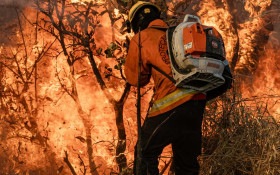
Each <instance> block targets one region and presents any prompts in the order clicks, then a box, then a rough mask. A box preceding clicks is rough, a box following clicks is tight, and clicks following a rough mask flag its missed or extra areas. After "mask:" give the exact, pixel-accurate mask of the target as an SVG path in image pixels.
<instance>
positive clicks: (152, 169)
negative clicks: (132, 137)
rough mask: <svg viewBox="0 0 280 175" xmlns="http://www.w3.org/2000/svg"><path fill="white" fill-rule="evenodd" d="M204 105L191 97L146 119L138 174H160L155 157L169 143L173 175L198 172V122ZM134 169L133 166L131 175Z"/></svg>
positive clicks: (202, 101) (199, 143) (156, 157)
mask: <svg viewBox="0 0 280 175" xmlns="http://www.w3.org/2000/svg"><path fill="white" fill-rule="evenodd" d="M205 104H206V101H205V100H197V101H195V100H191V101H188V102H186V103H184V104H182V105H180V106H178V107H177V108H175V109H173V110H171V111H169V112H167V113H164V114H161V115H158V116H155V117H150V118H147V119H146V120H145V122H144V124H143V126H142V137H141V138H142V140H141V143H142V144H141V145H142V159H141V175H158V174H159V170H158V163H159V162H158V158H159V156H160V155H161V153H162V150H163V149H164V147H166V146H167V145H169V144H171V145H172V151H173V161H174V168H175V174H176V175H198V174H199V163H198V161H197V157H198V156H199V155H200V154H201V137H202V136H201V124H202V119H203V113H204V109H205ZM135 148H136V147H135ZM135 150H136V149H135ZM135 160H137V151H135ZM135 171H136V166H134V174H136V172H135ZM137 175H139V174H137Z"/></svg>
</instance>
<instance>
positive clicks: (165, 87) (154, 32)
mask: <svg viewBox="0 0 280 175" xmlns="http://www.w3.org/2000/svg"><path fill="white" fill-rule="evenodd" d="M155 27H160V28H167V27H168V26H167V24H166V23H165V22H164V21H163V20H161V19H156V20H154V21H152V22H151V23H150V24H149V26H148V28H147V29H145V30H143V31H141V32H140V36H141V38H140V43H141V61H142V66H141V81H140V82H141V86H144V85H146V84H147V83H149V81H150V77H152V78H153V80H154V90H155V94H154V97H153V105H152V107H151V109H150V111H149V116H155V115H158V114H162V113H164V112H167V111H169V110H171V109H173V108H175V107H177V106H179V105H180V104H182V103H184V102H186V101H188V100H191V99H204V98H205V96H204V95H201V94H200V95H196V94H198V92H197V91H194V90H190V89H182V88H176V87H175V85H174V83H173V82H172V81H170V80H169V79H168V78H167V77H166V76H165V75H163V74H162V73H160V72H158V71H157V70H155V69H154V68H152V67H151V64H152V65H154V66H156V67H158V68H160V69H161V70H162V71H164V72H166V73H168V74H169V75H170V76H172V72H171V67H170V61H169V57H168V52H167V42H166V34H165V31H164V30H159V29H156V28H155ZM138 43H139V33H137V34H136V35H134V37H133V38H132V39H131V41H130V45H129V50H128V55H127V58H126V62H125V68H124V72H125V75H126V79H127V81H128V83H130V84H131V85H133V86H137V82H138V67H139V66H138V61H139V44H138Z"/></svg>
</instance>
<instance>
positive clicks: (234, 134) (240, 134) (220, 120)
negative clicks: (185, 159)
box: [201, 92, 280, 175]
mask: <svg viewBox="0 0 280 175" xmlns="http://www.w3.org/2000/svg"><path fill="white" fill-rule="evenodd" d="M233 94H234V93H232V92H229V93H228V94H226V95H224V96H223V97H221V98H219V99H217V100H215V101H212V102H209V104H208V106H207V110H206V115H205V121H204V124H203V135H204V138H203V154H202V156H201V174H202V175H280V122H279V120H278V121H277V120H276V119H275V118H274V117H273V116H271V115H270V114H269V112H268V110H267V105H263V103H262V102H260V99H257V98H256V99H251V100H252V101H251V103H248V101H245V100H244V99H243V100H242V98H241V97H239V96H237V95H236V94H234V95H233ZM252 102H254V103H252ZM248 104H254V105H252V106H248Z"/></svg>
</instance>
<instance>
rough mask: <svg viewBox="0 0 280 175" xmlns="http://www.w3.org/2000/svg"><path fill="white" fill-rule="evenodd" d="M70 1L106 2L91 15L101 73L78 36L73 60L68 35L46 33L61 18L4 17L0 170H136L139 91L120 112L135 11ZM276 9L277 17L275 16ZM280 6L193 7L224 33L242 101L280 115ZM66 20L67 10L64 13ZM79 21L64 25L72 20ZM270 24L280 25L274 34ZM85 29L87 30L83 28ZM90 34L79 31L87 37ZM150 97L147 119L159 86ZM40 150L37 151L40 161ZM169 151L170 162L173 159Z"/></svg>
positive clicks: (251, 2)
mask: <svg viewBox="0 0 280 175" xmlns="http://www.w3.org/2000/svg"><path fill="white" fill-rule="evenodd" d="M7 2H8V1H7ZM14 2H15V1H13V3H14ZM59 2H60V1H59ZM67 2H68V1H67ZM70 2H71V3H74V4H79V5H81V6H82V7H83V10H84V9H87V8H86V7H88V6H87V5H88V4H89V3H90V2H93V4H94V5H96V4H97V5H98V9H94V11H91V12H90V13H91V14H95V13H97V14H98V13H102V14H103V15H100V16H98V17H96V16H90V18H91V19H92V20H94V22H97V21H100V23H96V24H94V27H95V28H94V30H92V31H94V32H95V34H94V35H93V36H92V37H93V38H94V42H95V43H94V44H95V45H93V46H91V49H93V50H94V55H93V57H94V61H95V62H94V63H95V64H96V70H93V69H92V65H93V63H92V62H91V60H90V59H88V58H89V55H90V54H89V50H87V49H88V48H86V49H85V48H78V47H77V48H78V49H80V50H79V52H77V53H81V52H83V53H86V54H77V55H75V53H74V50H75V49H77V48H74V47H76V45H75V44H77V42H78V40H77V39H73V38H74V37H75V35H72V36H71V37H72V38H71V37H69V36H67V35H66V32H65V33H63V35H64V36H65V37H66V36H67V37H68V38H66V39H68V40H71V39H73V41H72V43H71V42H68V41H67V42H66V47H65V50H66V51H65V52H67V53H69V55H67V54H66V53H64V51H63V50H62V49H61V47H60V43H59V41H61V38H59V37H58V38H55V37H53V35H50V34H49V33H47V32H45V31H44V30H48V29H50V30H49V31H53V32H54V33H53V34H58V31H56V30H55V28H53V26H48V25H45V26H47V27H46V28H45V29H44V28H43V27H45V26H44V25H41V27H42V28H41V29H40V30H37V29H38V28H37V27H39V26H36V27H34V25H39V21H40V20H44V21H45V22H46V21H47V22H49V21H51V20H50V19H47V17H46V16H44V15H42V14H40V13H39V12H38V11H37V10H34V8H31V7H26V9H25V10H23V11H22V12H21V11H17V12H18V16H17V15H16V14H13V20H11V21H12V22H15V21H16V22H15V24H10V23H9V22H7V20H3V19H2V18H1V17H0V22H2V21H4V22H5V24H6V25H5V27H7V29H10V31H4V30H2V28H0V32H1V33H5V32H8V33H12V34H11V35H7V38H8V39H7V40H4V39H3V41H5V42H3V43H1V44H0V55H1V59H2V58H3V59H2V60H3V61H1V62H0V69H1V73H0V82H1V84H0V85H1V92H0V104H1V109H0V111H1V118H0V119H1V122H0V123H1V125H0V136H1V137H0V138H1V144H0V147H1V148H0V158H1V159H2V158H3V162H4V163H2V162H0V171H3V172H12V173H14V174H16V173H25V174H26V173H28V171H29V172H31V171H33V170H34V172H35V173H37V174H44V173H45V174H50V173H51V172H45V171H44V170H43V169H44V168H46V167H47V168H48V169H53V168H55V169H54V170H53V172H52V173H53V174H55V173H57V172H59V173H61V174H63V173H64V174H67V173H68V174H69V173H70V170H69V169H70V168H69V167H71V166H72V168H73V169H74V170H75V171H76V172H79V173H81V174H82V173H84V174H89V173H90V170H93V169H94V168H97V170H98V171H99V172H102V173H104V174H109V172H118V171H119V169H120V168H119V167H118V165H117V162H116V158H117V157H119V156H121V155H125V156H126V159H127V160H126V163H127V164H128V165H129V166H130V167H131V164H132V162H133V151H134V145H135V143H136V140H137V129H136V128H137V126H136V125H137V124H136V104H135V103H136V101H135V98H136V93H135V88H131V89H130V93H129V94H126V95H127V96H126V95H124V96H123V98H124V99H126V101H125V103H124V107H123V108H121V107H119V106H121V102H120V100H121V97H122V95H123V92H124V90H125V83H126V82H125V80H123V79H122V77H121V75H120V70H119V69H120V67H119V66H120V65H119V62H120V61H119V60H121V59H123V57H125V49H123V50H122V49H120V47H121V46H123V44H124V43H125V40H126V39H127V38H129V37H131V35H132V34H127V33H125V32H123V31H124V30H123V28H124V26H123V23H124V21H125V20H126V19H127V16H126V14H124V11H125V10H124V9H125V8H124V9H122V10H121V9H117V7H118V6H116V3H115V5H110V6H109V7H107V6H105V5H106V4H107V3H110V2H109V1H102V0H95V1H94V0H71V1H70ZM125 2H126V1H125ZM179 2H181V1H180V0H178V1H175V0H173V1H172V2H169V3H170V4H171V5H172V7H173V8H175V7H177V6H176V5H178V4H180V3H179ZM71 3H70V4H67V5H68V6H67V10H68V8H71V7H72V6H71ZM0 4H1V3H0ZM21 5H22V4H21ZM22 6H23V5H22ZM0 7H1V6H0ZM105 7H106V8H105ZM3 8H7V7H3ZM9 8H10V7H9ZM49 8H52V7H51V6H49ZM75 8H78V7H77V6H75V7H72V8H71V9H70V10H69V11H67V10H65V11H67V12H71V13H72V12H73V11H74V9H75ZM94 8H95V6H94ZM269 8H272V9H271V10H275V11H276V12H277V13H274V14H270V13H268V12H267V11H268V9H269ZM273 8H276V9H273ZM277 8H279V7H278V6H277V4H276V5H275V4H273V1H272V0H267V1H264V0H257V1H255V0H242V1H241V0H238V1H234V2H229V1H225V0H221V1H219V3H218V1H216V0H204V1H201V2H198V4H195V5H193V8H191V10H193V11H195V12H196V13H197V14H198V15H199V16H200V18H201V21H202V23H203V24H205V25H209V26H214V27H215V28H216V29H218V31H219V32H220V33H221V34H222V36H223V38H224V41H225V47H226V52H227V59H228V60H229V61H230V63H231V66H232V69H233V70H234V74H235V77H236V79H237V78H239V77H241V79H242V80H243V84H242V85H241V88H242V89H241V92H242V95H243V96H244V97H246V98H252V97H259V98H265V99H269V100H264V103H268V105H269V106H270V107H269V110H270V112H271V114H272V115H277V114H280V105H279V102H278V100H279V97H280V91H279V88H278V87H280V73H279V69H280V66H279V65H280V57H279V55H280V52H279V48H280V33H279V31H280V20H279V13H280V11H279V9H277ZM11 9H12V8H11ZM198 9H199V10H198ZM0 10H1V9H0ZM6 10H7V9H6ZM6 10H5V11H6ZM188 10H190V9H188ZM193 11H192V12H193ZM78 12H79V11H76V12H75V13H78ZM57 13H59V10H58V11H56V12H55V13H54V14H57ZM75 13H73V14H75ZM110 13H111V14H110ZM169 13H171V12H170V11H169V12H168V14H169ZM183 13H187V12H186V11H183ZM0 14H1V12H0ZM24 14H29V15H28V16H27V15H24ZM73 14H71V15H73ZM81 14H86V13H81ZM109 14H110V15H109ZM37 15H38V16H37ZM71 15H69V16H67V17H65V18H64V19H63V20H62V21H63V22H64V21H67V18H68V17H69V18H70V17H71ZM169 15H170V14H169ZM81 16H82V15H81ZM18 17H19V18H18ZM76 17H77V16H76ZM95 17H96V18H95ZM274 17H275V20H274V21H273V23H269V24H268V23H267V21H268V19H267V18H274ZM36 19H37V20H39V21H35V20H36ZM18 20H20V21H18ZM53 20H56V19H53ZM79 20H80V19H78V17H77V19H76V21H75V20H73V21H74V22H76V23H78V22H80V21H79ZM73 21H72V22H73ZM77 21H78V22H77ZM270 21H271V19H270ZM4 22H3V23H4ZM76 23H75V24H76ZM42 24H44V23H42ZM58 24H59V23H58ZM59 25H60V24H59ZM270 25H272V26H273V27H271V28H269V26H270ZM15 26H16V27H15ZM18 26H21V27H22V29H20V28H19V27H18ZM9 27H10V28H9ZM14 27H15V28H16V29H15V28H14ZM67 27H68V26H67ZM67 27H66V28H67ZM75 27H76V26H74V27H73V28H75ZM69 28H70V27H69ZM7 29H6V30H7ZM67 29H68V28H67ZM75 29H76V31H79V28H75ZM72 31H74V30H72ZM83 32H85V31H83ZM83 32H80V33H79V34H81V35H83V34H84V33H83ZM1 36H3V37H4V36H6V35H5V34H3V35H1ZM57 36H59V35H57ZM14 38H16V39H14ZM1 41H2V39H1ZM6 41H9V42H6ZM116 41H118V43H119V45H117V46H119V47H118V48H117V49H115V50H113V56H112V58H111V57H110V58H107V57H106V56H107V55H106V54H105V53H104V51H105V50H106V49H107V48H108V46H110V44H111V43H114V42H116ZM69 43H71V44H72V45H71V44H69ZM84 43H86V42H85V40H84ZM90 44H93V43H90ZM114 46H115V45H114ZM73 55H74V56H76V57H75V61H73V62H71V60H70V63H69V59H70V58H71V56H73ZM94 71H99V72H100V73H101V77H96V76H95V75H96V74H95V73H96V72H94ZM100 79H103V80H104V82H105V84H106V86H105V87H102V86H101V85H100ZM104 89H105V90H104ZM142 94H145V95H146V96H144V98H143V99H142V103H143V111H142V112H143V118H144V117H145V116H144V113H146V111H147V108H148V105H149V101H150V98H151V95H152V90H151V87H149V86H147V87H145V88H143V89H142ZM114 105H115V106H114ZM117 105H119V106H117ZM118 109H124V111H123V113H122V114H123V118H122V120H123V124H124V126H122V125H118V126H117V124H116V123H117V122H119V121H120V118H117V117H119V116H118V115H117V114H118V112H120V111H117V110H118ZM121 112H122V111H121ZM2 121H3V122H2ZM124 128H126V130H125V131H126V132H125V139H123V138H121V136H120V135H121V132H120V131H119V130H121V129H124ZM121 144H123V145H124V147H125V148H124V151H123V152H121V153H120V155H116V150H117V148H119V147H118V146H119V145H121ZM125 144H126V145H125ZM30 153H31V154H33V155H32V156H31V157H30ZM165 154H166V155H168V156H170V155H169V152H167V153H165ZM67 161H68V162H67ZM38 162H39V163H38ZM66 162H67V163H69V162H70V165H71V166H70V165H69V164H67V165H66V164H65V163H66ZM10 165H13V166H14V167H16V168H14V169H13V168H11V167H10ZM163 165H164V164H162V166H163ZM1 168H2V169H1ZM50 171H51V170H50Z"/></svg>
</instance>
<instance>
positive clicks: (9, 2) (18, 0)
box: [0, 0, 32, 8]
mask: <svg viewBox="0 0 280 175" xmlns="http://www.w3.org/2000/svg"><path fill="white" fill-rule="evenodd" d="M31 2H32V0H1V1H0V7H1V6H2V7H3V6H5V7H17V8H23V7H25V6H28V5H30V4H31Z"/></svg>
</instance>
